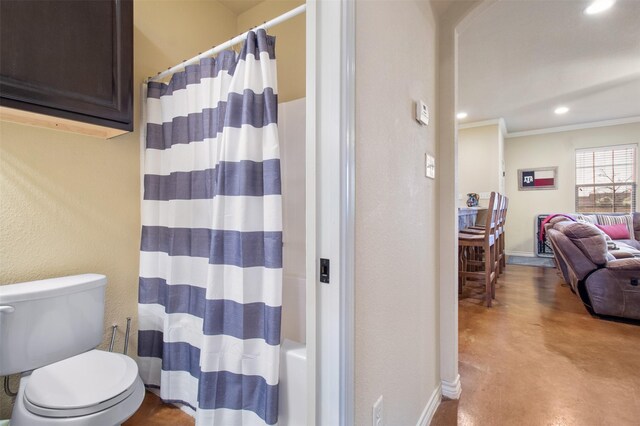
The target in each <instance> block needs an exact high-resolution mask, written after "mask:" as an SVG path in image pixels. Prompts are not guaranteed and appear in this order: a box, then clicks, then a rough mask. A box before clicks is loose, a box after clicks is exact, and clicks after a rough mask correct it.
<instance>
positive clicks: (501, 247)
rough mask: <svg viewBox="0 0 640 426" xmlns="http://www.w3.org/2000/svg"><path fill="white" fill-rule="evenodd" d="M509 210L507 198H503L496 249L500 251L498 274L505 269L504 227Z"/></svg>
mask: <svg viewBox="0 0 640 426" xmlns="http://www.w3.org/2000/svg"><path fill="white" fill-rule="evenodd" d="M508 210H509V197H506V196H505V197H504V209H503V211H502V220H501V221H500V236H499V239H498V248H499V250H500V259H499V260H500V273H502V272H503V271H504V270H505V269H506V267H507V255H506V254H505V252H504V251H505V227H504V223H505V222H506V221H507V211H508Z"/></svg>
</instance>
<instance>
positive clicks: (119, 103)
mask: <svg viewBox="0 0 640 426" xmlns="http://www.w3.org/2000/svg"><path fill="white" fill-rule="evenodd" d="M0 105H2V106H3V107H9V108H12V109H18V110H23V111H29V112H32V113H39V114H46V115H48V116H54V117H60V118H63V119H69V120H74V121H79V122H82V123H89V124H92V125H98V126H104V127H108V128H113V129H119V130H122V131H131V130H133V1H132V0H74V1H70V0H0Z"/></svg>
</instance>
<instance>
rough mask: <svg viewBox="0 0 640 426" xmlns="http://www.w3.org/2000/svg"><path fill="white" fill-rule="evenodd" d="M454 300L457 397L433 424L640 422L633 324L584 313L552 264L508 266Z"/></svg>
mask: <svg viewBox="0 0 640 426" xmlns="http://www.w3.org/2000/svg"><path fill="white" fill-rule="evenodd" d="M507 268H508V269H507V272H506V273H505V275H503V276H502V277H500V280H499V281H500V283H501V284H500V285H499V286H498V290H497V303H495V304H494V307H493V308H491V309H487V308H485V307H484V306H482V289H481V288H479V287H477V286H474V284H471V285H469V286H468V287H467V288H465V291H464V293H463V295H462V297H461V300H460V314H459V318H460V320H459V330H460V337H459V348H460V355H459V361H460V375H461V380H462V396H461V398H460V400H459V401H443V402H442V404H441V405H440V408H439V409H438V411H437V413H436V415H435V417H434V419H433V421H432V422H431V424H432V425H436V426H448V425H462V426H470V425H483V426H484V425H487V426H493V425H496V426H500V425H557V426H561V425H567V426H568V425H576V426H607V425H612V426H614V425H615V426H625V425H640V324H637V323H621V322H612V321H605V320H601V319H597V318H593V317H592V316H590V315H589V314H588V313H587V311H586V310H585V308H584V307H583V305H582V303H581V302H580V301H579V299H578V297H577V296H575V295H574V294H573V293H572V292H571V290H570V289H569V287H567V286H566V285H565V284H564V283H563V282H562V280H560V279H559V278H558V276H557V274H556V270H555V269H552V268H537V267H530V266H516V265H508V267H507Z"/></svg>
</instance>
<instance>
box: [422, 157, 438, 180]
mask: <svg viewBox="0 0 640 426" xmlns="http://www.w3.org/2000/svg"><path fill="white" fill-rule="evenodd" d="M424 175H425V176H426V177H428V178H431V179H435V178H436V159H435V157H434V156H433V155H430V154H425V155H424Z"/></svg>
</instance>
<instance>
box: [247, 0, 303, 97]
mask: <svg viewBox="0 0 640 426" xmlns="http://www.w3.org/2000/svg"><path fill="white" fill-rule="evenodd" d="M304 3H305V2H304V0H266V1H264V2H262V3H260V4H258V5H257V6H255V7H253V8H251V9H249V10H248V11H246V12H244V13H241V14H240V15H238V26H237V28H238V32H239V33H240V32H242V31H247V30H248V29H250V28H252V27H255V26H257V25H260V24H262V23H264V22H266V21H269V20H271V19H273V18H275V17H277V16H279V15H281V14H283V13H285V12H288V11H290V10H291V9H294V8H295V7H297V6H300V5H301V4H304ZM305 28H306V24H305V14H304V13H303V14H302V15H299V16H297V17H295V18H293V19H290V20H289V21H286V22H283V23H281V24H280V25H277V26H276V27H273V28H271V29H269V30H268V31H267V33H268V34H270V35H274V36H276V59H277V60H278V101H280V102H288V101H291V100H293V99H299V98H303V97H304V96H305V84H306V71H305V55H306V53H305V52H306V49H305Z"/></svg>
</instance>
